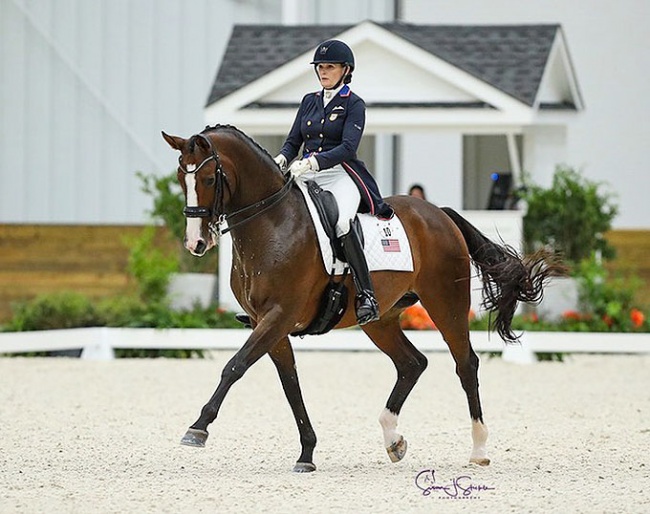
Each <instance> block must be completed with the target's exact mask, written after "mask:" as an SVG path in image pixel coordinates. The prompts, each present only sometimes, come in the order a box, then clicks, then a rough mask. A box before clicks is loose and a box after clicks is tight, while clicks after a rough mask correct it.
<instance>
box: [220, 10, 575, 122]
mask: <svg viewBox="0 0 650 514" xmlns="http://www.w3.org/2000/svg"><path fill="white" fill-rule="evenodd" d="M364 23H368V22H364ZM375 25H377V26H378V27H381V28H383V29H384V30H386V31H388V32H390V33H391V34H393V35H395V36H397V37H399V38H401V39H403V40H405V41H407V42H409V43H411V44H413V45H415V46H417V47H419V48H420V49H422V50H424V51H426V52H428V53H429V54H431V55H434V56H435V57H437V58H439V59H442V60H444V61H446V62H447V63H449V64H451V65H452V66H454V67H456V68H458V69H461V70H463V71H465V72H466V73H469V74H470V75H472V76H474V77H476V78H477V79H479V80H481V81H483V82H485V83H487V84H489V85H491V86H492V87H494V88H496V89H498V90H500V91H501V92H503V93H505V94H507V95H509V96H510V97H512V98H514V99H516V100H518V101H519V102H521V103H522V104H524V105H526V106H534V105H535V106H539V101H538V99H537V95H538V91H540V86H541V84H542V81H543V78H544V74H545V70H546V68H547V65H548V61H549V56H550V55H551V52H552V50H553V48H554V43H555V42H556V38H557V35H558V31H560V30H561V29H560V26H559V25H557V24H553V25H481V26H469V25H459V26H450V25H445V26H443V25H413V24H405V23H377V24H375ZM353 27H354V26H352V25H306V26H278V25H236V26H235V27H234V29H233V32H232V35H231V38H230V41H229V43H228V47H227V49H226V52H225V55H224V57H223V60H222V62H221V66H220V68H219V71H218V74H217V77H216V79H215V82H214V85H213V87H212V91H211V93H210V96H209V99H208V102H207V105H208V106H209V105H211V104H213V103H215V102H217V101H219V100H221V99H222V98H224V97H226V96H228V95H229V94H231V93H233V92H235V91H237V90H239V89H241V88H242V87H244V86H246V85H248V84H250V83H252V82H254V81H256V80H258V79H260V78H262V77H264V75H266V74H267V73H269V72H271V71H273V70H275V69H277V68H278V67H281V66H282V65H284V64H286V63H288V62H290V61H292V60H293V59H295V58H297V57H298V56H300V55H302V54H304V53H306V52H309V51H310V50H311V49H313V48H315V47H316V46H317V45H318V43H320V42H321V41H323V40H326V39H330V38H334V37H336V36H337V35H339V34H341V33H342V32H345V31H347V30H349V29H351V28H353ZM536 101H537V105H536ZM544 107H546V108H548V107H549V105H548V103H545V104H544ZM558 107H560V105H558ZM561 107H563V108H565V109H566V108H567V106H566V103H565V104H564V105H562V106H561ZM568 107H569V108H574V109H575V108H576V107H577V108H580V106H576V105H575V103H574V105H569V106H568Z"/></svg>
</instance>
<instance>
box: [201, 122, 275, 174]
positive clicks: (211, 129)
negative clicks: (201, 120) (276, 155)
mask: <svg viewBox="0 0 650 514" xmlns="http://www.w3.org/2000/svg"><path fill="white" fill-rule="evenodd" d="M222 131H226V132H228V133H230V134H234V135H235V136H237V137H238V138H240V139H241V140H243V141H244V142H247V143H248V144H250V145H251V146H252V147H253V148H254V149H255V150H256V152H257V154H258V155H259V156H260V157H261V158H262V159H264V160H267V161H269V164H270V165H272V166H273V167H274V168H277V167H278V166H277V164H276V163H275V161H274V160H273V157H272V156H271V154H270V153H269V152H268V150H266V149H265V148H263V147H262V146H260V144H259V143H258V142H257V141H255V140H254V139H253V138H252V137H250V136H249V135H248V134H245V133H244V132H242V131H241V130H239V129H238V128H237V127H235V126H234V125H220V124H217V125H213V126H212V127H211V126H209V125H208V126H206V127H205V128H204V129H203V130H202V131H201V134H206V133H210V132H222Z"/></svg>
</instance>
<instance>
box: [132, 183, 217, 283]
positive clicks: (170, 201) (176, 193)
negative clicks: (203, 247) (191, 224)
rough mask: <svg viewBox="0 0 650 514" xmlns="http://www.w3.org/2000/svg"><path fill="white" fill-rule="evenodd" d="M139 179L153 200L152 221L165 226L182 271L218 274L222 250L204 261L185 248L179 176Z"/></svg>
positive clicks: (204, 258)
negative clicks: (175, 246)
mask: <svg viewBox="0 0 650 514" xmlns="http://www.w3.org/2000/svg"><path fill="white" fill-rule="evenodd" d="M136 175H137V176H138V178H139V179H140V180H141V182H142V191H143V192H144V193H146V194H148V195H149V196H151V197H152V199H153V209H152V210H151V211H149V214H150V215H151V219H152V220H153V221H154V222H156V223H162V224H163V225H164V226H165V227H167V229H168V230H169V232H170V234H171V236H172V238H173V239H174V241H175V242H176V244H177V248H178V253H177V257H178V263H179V271H185V272H195V273H216V272H217V270H218V266H219V259H218V254H219V248H218V247H217V248H214V249H213V250H211V251H210V253H208V254H206V255H204V256H203V257H196V256H194V255H192V254H191V253H189V252H188V251H187V250H186V249H185V248H184V246H183V239H184V238H185V215H184V214H183V208H184V207H185V198H184V197H183V190H182V189H181V187H180V185H179V184H178V179H177V178H176V172H175V171H174V172H172V173H170V174H169V175H165V176H163V177H160V176H157V175H153V174H149V175H145V174H144V173H142V172H137V173H136Z"/></svg>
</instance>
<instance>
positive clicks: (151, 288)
mask: <svg viewBox="0 0 650 514" xmlns="http://www.w3.org/2000/svg"><path fill="white" fill-rule="evenodd" d="M155 235H156V230H155V228H154V227H153V226H146V227H145V228H144V230H143V231H142V234H141V235H140V237H138V238H133V239H129V240H127V243H128V244H129V245H130V247H131V251H130V253H129V262H128V271H129V273H130V274H131V275H132V276H133V277H134V278H135V279H136V283H137V285H138V295H139V297H140V298H141V299H142V300H143V301H144V302H151V303H164V302H166V296H167V286H168V285H169V281H170V279H171V275H172V273H174V272H176V271H178V259H177V258H176V256H175V255H171V256H170V255H166V254H165V253H164V252H163V251H162V250H160V249H159V248H156V246H155V245H154V238H155Z"/></svg>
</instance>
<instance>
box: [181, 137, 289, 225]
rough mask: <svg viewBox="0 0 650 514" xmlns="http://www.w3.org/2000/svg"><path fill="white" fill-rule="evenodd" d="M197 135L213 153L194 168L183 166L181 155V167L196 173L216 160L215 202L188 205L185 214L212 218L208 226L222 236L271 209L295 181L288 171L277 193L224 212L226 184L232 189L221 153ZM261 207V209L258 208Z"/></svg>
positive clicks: (205, 139) (187, 172)
mask: <svg viewBox="0 0 650 514" xmlns="http://www.w3.org/2000/svg"><path fill="white" fill-rule="evenodd" d="M196 137H200V138H201V139H203V140H204V141H205V142H206V143H207V144H208V147H209V148H210V152H211V155H210V156H208V157H207V158H205V159H204V160H203V161H202V162H201V164H199V165H198V166H196V167H195V168H194V169H192V170H188V169H186V168H184V167H183V165H182V163H181V157H179V167H180V169H181V171H182V172H183V173H185V174H194V173H198V171H199V170H200V169H201V168H202V167H203V165H205V164H206V163H208V162H210V161H212V160H214V162H215V166H216V171H215V177H216V182H215V194H214V203H213V205H212V208H209V207H200V206H196V207H187V206H185V208H184V209H183V214H184V215H185V217H187V218H211V219H210V221H209V223H208V228H209V229H210V231H211V232H213V233H214V234H215V235H217V236H221V235H223V234H227V233H228V232H230V231H231V230H232V229H233V228H235V227H239V226H241V225H244V224H245V223H248V222H249V221H251V220H253V219H255V218H257V217H258V216H260V215H261V214H263V213H264V212H266V211H267V210H269V209H270V208H271V207H273V206H274V205H276V204H277V203H279V202H280V201H281V200H282V199H283V198H284V197H285V196H287V194H288V193H289V191H290V190H291V186H292V185H293V183H294V178H293V175H291V174H290V173H287V174H286V175H285V176H284V179H285V182H284V184H283V185H282V187H281V188H280V189H279V190H278V191H276V192H275V193H273V194H271V195H270V196H268V197H266V198H264V199H262V200H260V201H258V202H255V203H254V204H251V205H248V206H246V207H243V208H242V209H239V210H237V211H235V212H231V213H230V214H226V213H225V212H224V209H225V207H224V186H225V187H227V188H228V191H229V192H230V193H231V194H232V189H231V187H230V183H229V182H228V177H227V176H226V174H225V172H224V171H223V167H222V166H221V159H219V154H218V153H217V151H216V150H215V149H214V147H213V146H212V142H211V141H210V139H209V138H207V137H206V136H204V135H203V134H197V136H196ZM257 209H260V210H257ZM250 212H252V214H250V215H248V216H247V217H245V218H244V219H242V220H240V221H238V222H236V223H232V224H231V223H230V220H232V219H233V218H236V217H238V216H242V215H245V214H248V213H250ZM224 222H226V223H228V227H227V228H226V229H224V230H221V229H220V228H219V227H220V225H222V224H223V223H224Z"/></svg>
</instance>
